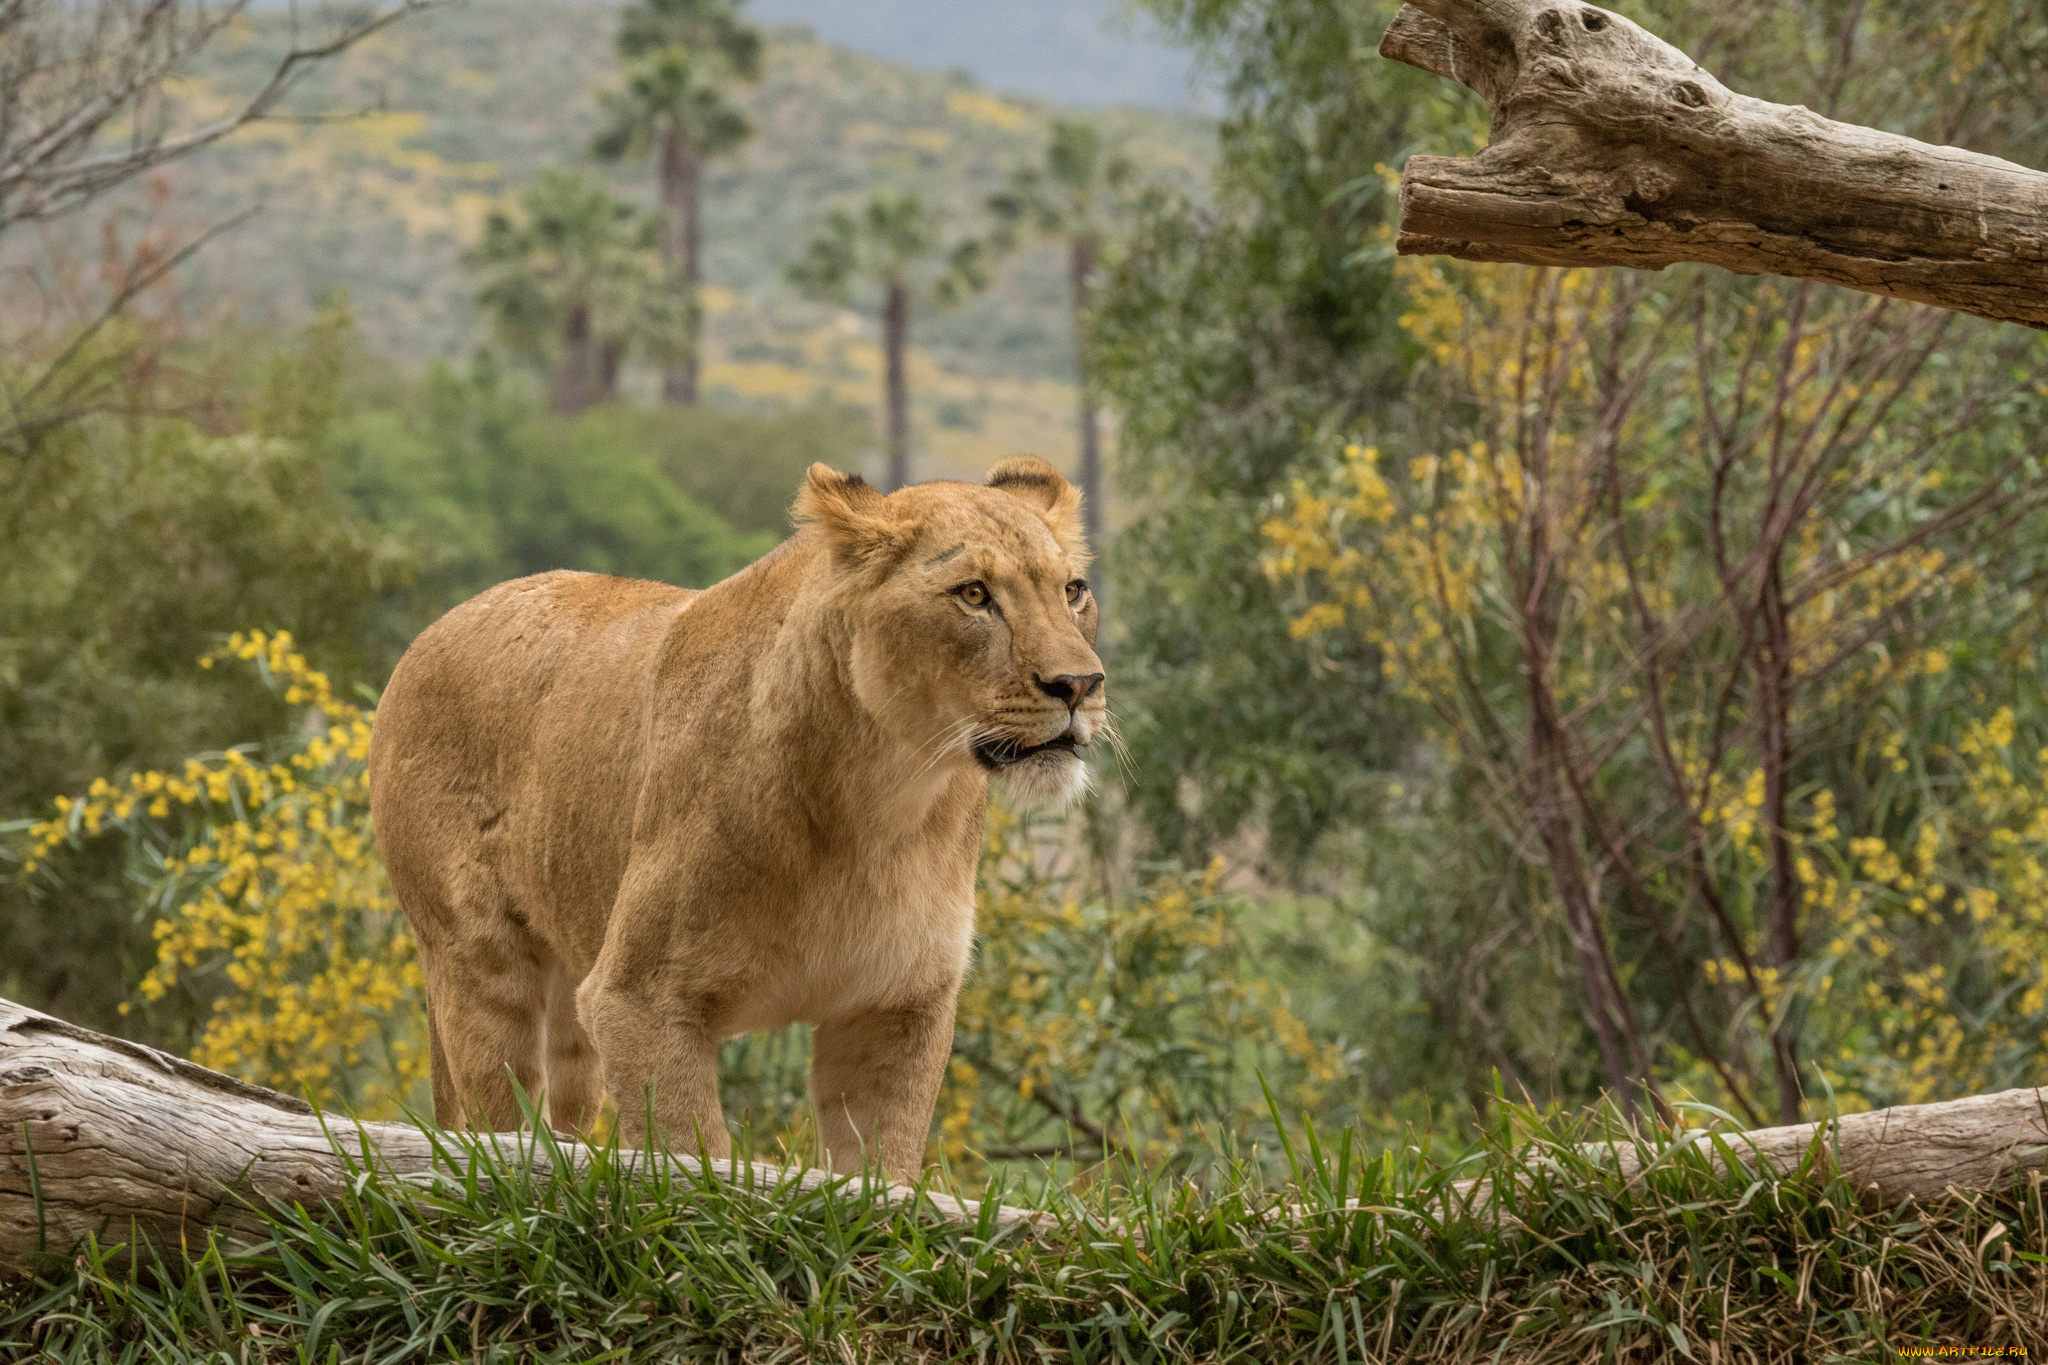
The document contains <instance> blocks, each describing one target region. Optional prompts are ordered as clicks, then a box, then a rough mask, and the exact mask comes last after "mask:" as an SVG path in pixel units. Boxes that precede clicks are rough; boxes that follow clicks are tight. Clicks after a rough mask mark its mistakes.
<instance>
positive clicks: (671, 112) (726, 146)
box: [590, 46, 754, 161]
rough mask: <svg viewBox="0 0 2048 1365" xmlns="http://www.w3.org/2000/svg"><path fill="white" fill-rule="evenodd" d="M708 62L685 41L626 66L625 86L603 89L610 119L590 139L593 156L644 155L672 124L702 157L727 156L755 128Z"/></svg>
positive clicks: (614, 158) (615, 158) (624, 157)
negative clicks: (709, 73)
mask: <svg viewBox="0 0 2048 1365" xmlns="http://www.w3.org/2000/svg"><path fill="white" fill-rule="evenodd" d="M706 67H707V63H706V62H705V60H704V59H702V58H699V57H697V56H696V55H695V54H693V53H692V52H691V51H690V49H688V48H686V47H680V46H677V47H665V48H660V49H657V50H656V51H654V52H653V53H651V54H649V55H648V56H647V57H645V58H643V59H641V60H640V61H638V62H636V63H635V64H634V65H632V66H631V67H629V68H627V71H626V85H625V88H624V89H623V90H619V91H608V92H606V94H605V95H604V97H603V99H604V108H605V113H606V114H607V115H608V116H609V118H610V122H609V123H607V124H606V125H605V127H604V130H603V131H602V132H600V133H598V135H597V136H596V137H594V138H592V139H591V142H590V150H591V154H592V155H593V156H596V157H597V158H599V159H600V160H604V161H621V160H627V159H630V158H639V157H644V156H646V155H647V154H648V153H649V152H651V151H653V150H654V149H655V148H656V147H658V146H660V145H661V137H662V134H663V133H664V132H666V131H668V130H670V129H673V130H674V131H675V132H676V134H677V135H678V136H680V137H681V138H683V139H684V140H685V141H686V142H688V143H689V144H690V145H691V146H692V147H694V148H695V149H696V150H697V153H698V155H700V156H704V157H713V156H730V155H731V154H732V153H734V152H737V151H738V150H739V149H740V148H741V147H743V146H745V145H746V141H747V139H748V138H750V137H752V136H753V134H754V125H753V124H752V123H750V122H748V121H747V116H746V115H745V114H742V113H741V112H740V111H739V110H737V109H735V108H733V107H732V106H731V105H729V104H727V103H726V102H725V98H724V96H723V95H722V94H721V93H720V90H719V87H718V86H717V85H716V84H715V83H714V82H713V81H711V80H710V79H708V78H707V73H706Z"/></svg>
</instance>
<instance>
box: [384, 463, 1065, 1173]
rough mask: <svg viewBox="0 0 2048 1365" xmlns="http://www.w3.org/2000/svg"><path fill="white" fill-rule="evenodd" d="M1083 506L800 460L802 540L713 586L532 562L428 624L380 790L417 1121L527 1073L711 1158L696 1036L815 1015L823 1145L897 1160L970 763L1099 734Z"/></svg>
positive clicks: (486, 1102) (568, 1124)
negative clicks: (418, 1084)
mask: <svg viewBox="0 0 2048 1365" xmlns="http://www.w3.org/2000/svg"><path fill="white" fill-rule="evenodd" d="M1079 507H1080V494H1079V492H1078V490H1076V489H1075V488H1073V487H1072V486H1070V485H1069V484H1068V483H1067V481H1066V480H1065V479H1063V478H1062V477H1060V475H1059V473H1058V472H1057V471H1056V470H1054V469H1053V468H1052V466H1050V465H1048V464H1045V463H1044V462H1042V461H1039V460H1034V459H1028V458H1017V459H1010V460H1005V461H1003V462H1002V463H1001V464H998V465H997V466H996V467H995V468H994V469H993V470H992V471H990V473H989V476H988V482H987V484H986V486H976V485H973V484H963V483H928V484H921V485H918V486H915V487H911V488H905V489H903V490H901V491H900V492H897V493H893V494H891V495H889V496H887V497H884V496H883V495H882V494H881V493H880V492H878V491H877V490H875V489H874V488H871V487H869V486H868V485H867V484H866V483H864V482H862V481H861V480H860V479H859V478H858V477H857V476H853V475H846V474H839V473H836V472H834V471H833V470H831V469H829V468H827V467H826V466H824V465H822V464H818V465H812V466H811V469H810V473H809V475H808V478H807V480H806V483H805V487H804V488H803V490H802V492H801V493H800V494H799V495H798V498H797V502H796V508H795V515H796V518H797V521H798V523H799V529H798V531H797V533H796V534H795V535H794V536H793V537H791V538H790V539H789V540H787V541H785V542H784V543H783V544H782V545H781V546H780V547H778V548H777V549H776V550H774V551H773V552H772V553H770V554H768V555H767V556H766V557H764V558H763V559H761V560H759V561H758V562H757V563H755V564H753V565H751V566H749V567H748V568H746V569H743V570H741V571H740V572H739V573H737V574H735V575H733V576H732V577H731V578H728V579H726V580H725V581H724V582H722V583H719V584H717V585H715V586H713V587H710V588H706V589H704V590H702V591H690V590H687V589H683V588H675V587H669V586H667V585H666V584H661V583H647V582H641V581H637V580H633V579H624V578H608V577H603V576H601V575H597V574H586V573H546V574H539V575H536V576H534V577H532V578H522V579H519V580H517V581H515V582H511V583H505V584H501V585H499V586H498V587H495V588H492V589H491V590H490V591H489V592H486V593H484V594H483V595H482V596H480V597H477V598H475V599H473V600H471V601H469V602H466V603H464V604H463V605H462V606H459V607H457V608H455V609H454V610H453V611H451V612H449V613H448V614H447V615H446V616H444V617H442V618H441V619H440V620H439V621H437V622H435V623H434V624H433V625H432V626H430V627H428V628H427V629H426V631H424V632H423V633H422V634H421V635H420V637H419V638H418V639H417V640H415V641H414V642H413V644H412V647H411V648H410V649H409V650H407V651H406V654H405V657H404V658H403V659H401V660H400V661H399V664H398V668H397V671H396V672H394V673H393V674H392V676H391V685H390V687H389V688H387V689H386V690H385V693H384V697H383V701H382V703H381V704H380V705H379V706H378V708H377V721H376V728H375V732H374V734H373V736H372V738H371V743H370V804H371V810H372V813H373V815H374V817H375V821H376V829H377V838H378V842H379V843H380V845H381V846H382V849H383V853H384V863H385V867H386V868H387V869H388V870H389V872H390V875H391V885H392V888H393V889H394V890H395V891H396V892H397V893H398V899H399V901H400V903H401V904H403V905H404V907H405V911H406V914H407V915H408V916H409V917H410V918H411V920H412V924H413V928H414V931H415V932H416V934H417V936H418V940H419V950H420V964H421V966H422V968H423V969H424V970H425V974H426V980H427V1007H428V1034H429V1037H430V1039H431V1044H432V1050H433V1074H434V1113H435V1117H436V1119H437V1120H438V1121H440V1122H441V1123H443V1124H448V1125H456V1124H461V1125H467V1126H469V1127H473V1128H484V1129H507V1128H513V1127H516V1126H517V1124H518V1122H519V1110H518V1105H517V1101H516V1099H515V1096H514V1091H513V1081H514V1080H515V1079H516V1080H517V1082H518V1083H519V1085H520V1086H522V1087H523V1088H525V1089H526V1090H527V1091H528V1092H530V1093H533V1094H540V1093H543V1092H545V1094H546V1104H547V1113H548V1118H549V1122H550V1123H551V1124H552V1125H553V1126H555V1127H557V1128H570V1129H574V1128H581V1127H584V1126H585V1125H586V1124H587V1123H588V1122H589V1120H590V1119H591V1118H592V1117H593V1115H594V1114H595V1111H596V1109H597V1105H598V1101H599V1097H600V1093H601V1092H600V1086H599V1073H602V1091H603V1092H608V1093H609V1094H610V1095H611V1096H612V1098H613V1101H614V1103H615V1105H616V1107H617V1110H618V1117H619V1123H620V1126H621V1129H622V1136H623V1138H624V1139H625V1140H627V1141H628V1142H629V1143H637V1142H640V1141H642V1140H644V1138H645V1136H646V1133H645V1124H646V1118H647V1116H648V1114H649V1113H650V1110H651V1113H652V1116H653V1118H654V1120H655V1122H656V1123H657V1125H658V1126H659V1129H660V1131H661V1134H662V1135H663V1136H664V1137H666V1138H667V1139H668V1140H669V1141H671V1142H674V1143H676V1144H678V1145H688V1146H689V1147H691V1148H692V1149H695V1148H697V1146H698V1144H699V1143H700V1142H701V1144H702V1150H703V1151H705V1152H706V1153H707V1154H709V1155H712V1156H722V1155H725V1154H727V1152H728V1151H729V1149H730V1144H729V1140H728V1137H727V1134H726V1129H725V1123H724V1120H723V1117H722V1115H721V1112H720V1109H719V1103H718V1073H717V1049H718V1044H719V1042H720V1040H721V1039H725V1038H729V1037H732V1036H733V1035H735V1034H739V1033H744V1032H746V1031H748V1030H750V1029H764V1028H778V1027H781V1026H783V1025H786V1024H789V1023H792V1022H795V1021H808V1022H811V1023H815V1024H816V1025H817V1032H816V1035H815V1038H814V1041H813V1061H812V1064H811V1094H812V1098H813V1100H814V1102H815V1103H816V1105H817V1113H818V1127H819V1131H820V1134H821V1136H822V1138H823V1141H824V1146H825V1150H826V1153H827V1155H828V1156H829V1159H830V1160H831V1162H832V1164H833V1165H834V1166H835V1167H837V1168H838V1169H841V1170H845V1169H849V1168H856V1167H858V1166H859V1165H860V1164H861V1163H862V1162H863V1161H870V1162H871V1161H873V1160H874V1159H875V1158H876V1157H877V1156H879V1158H880V1160H881V1162H882V1165H883V1166H884V1168H885V1169H886V1170H887V1171H888V1173H889V1174H890V1175H892V1176H895V1177H898V1178H904V1177H910V1176H913V1175H914V1174H915V1173H916V1172H917V1171H918V1170H919V1169H920V1168H921V1167H922V1164H923V1160H924V1146H925V1137H926V1134H927V1132H928V1130H929V1129H930V1126H931V1115H932V1109H933V1106H934V1105H935V1103H936V1102H937V1099H938V1091H939V1083H940V1080H941V1077H942V1075H943V1073H944V1071H945V1066H946V1058H947V1055H948V1053H949V1051H950V1050H951V1047H952V1040H953V1008H954V999H955V997H956V995H957V994H958V992H959V987H960V978H961V974H962V972H963V971H965V969H966V967H967V958H968V950H969V946H970V943H971V940H972V935H973V929H974V874H975V864H976V861H977V856H978V853H979V850H980V844H981V836H982V825H983V816H984V810H985V806H986V802H987V796H988V779H989V776H990V775H991V774H999V775H1001V776H1002V777H1003V778H1004V779H1005V781H1006V782H1007V783H1008V784H1009V785H1010V786H1011V787H1013V788H1014V789H1016V790H1018V791H1020V792H1022V793H1024V794H1026V795H1028V796H1032V797H1037V798H1049V799H1052V800H1055V801H1059V800H1066V799H1070V798H1072V797H1073V796H1075V795H1076V794H1078V793H1079V792H1080V791H1081V790H1082V789H1083V788H1084V787H1085V786H1086V784H1087V773H1086V770H1085V768H1084V767H1083V764H1082V760H1081V754H1080V750H1082V749H1084V748H1086V747H1087V745H1088V743H1089V741H1091V740H1092V739H1094V738H1095V735H1096V732H1097V731H1098V730H1099V729H1100V728H1101V726H1102V724H1103V714H1104V704H1103V688H1102V681H1103V674H1102V664H1101V661H1100V660H1099V659H1097V658H1096V655H1095V651H1094V649H1093V648H1092V646H1093V644H1094V640H1095V628H1096V608H1095V600H1094V598H1093V596H1092V595H1091V594H1090V592H1089V590H1088V584H1087V583H1086V581H1085V580H1083V579H1082V577H1081V572H1082V570H1083V569H1084V568H1085V567H1086V565H1087V560H1088V551H1087V549H1086V547H1085V546H1084V545H1083V543H1082V539H1081V531H1080V521H1079ZM650 1093H651V1101H650V1099H649V1096H650Z"/></svg>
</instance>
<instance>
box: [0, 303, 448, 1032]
mask: <svg viewBox="0 0 2048 1365" xmlns="http://www.w3.org/2000/svg"><path fill="white" fill-rule="evenodd" d="M358 349H359V348H358V345H357V342H356V339H355V334H354V332H353V330H352V328H351V327H350V326H349V323H348V319H347V315H346V312H345V310H343V309H342V308H341V307H340V306H339V305H333V306H330V307H329V308H328V309H326V310H324V311H323V312H322V314H321V315H320V317H319V318H317V319H316V320H315V321H314V322H313V323H312V324H311V325H309V326H308V327H307V328H305V329H304V330H303V331H302V332H300V333H299V334H298V335H297V336H295V337H292V338H289V339H286V338H279V337H275V336H270V335H266V334H264V333H262V332H257V331H251V330H246V329H244V330H236V331H230V332H225V333H223V334H220V335H218V336H216V337H215V338H212V339H211V342H210V344H205V343H201V342H198V341H194V340H191V339H189V338H180V337H178V336H176V335H175V334H173V333H171V332H170V331H168V330H167V329H166V328H164V327H162V326H157V327H146V326H144V325H143V324H141V323H139V322H136V321H133V320H121V321H118V322H117V323H115V324H114V325H113V326H111V327H109V328H107V329H104V330H103V331H102V332H101V333H100V334H99V335H98V336H96V337H94V338H92V339H90V340H89V341H88V342H87V343H86V349H85V351H84V352H83V353H82V355H81V357H80V363H84V364H92V365H106V366H108V367H109V368H110V369H112V370H113V372H114V373H115V374H116V375H118V377H119V379H120V381H121V385H122V387H121V388H120V389H118V390H115V391H114V395H115V397H117V398H118V399H119V406H118V410H117V413H115V414H101V415H94V416H85V417H79V418H75V419H73V420H71V421H68V422H64V423H62V424H58V425H54V426H50V427H46V428H44V429H42V430H40V431H38V432H37V433H35V434H34V435H33V436H32V437H30V438H28V440H26V441H25V442H24V443H23V444H24V447H25V448H24V450H23V453H22V456H21V457H20V458H11V457H7V456H0V546H5V547H6V552H5V553H4V554H0V831H4V830H5V829H6V827H7V826H8V825H10V824H11V823H13V822H14V821H17V820H27V819H29V818H41V817H42V816H44V815H45V814H47V813H48V811H49V809H50V800H51V798H52V797H54V796H56V795H57V794H58V793H60V792H67V791H78V790H82V789H83V784H85V783H88V782H90V781H91V780H92V779H93V778H95V777H101V776H107V775H112V774H116V773H119V772H122V771H124V770H132V769H136V768H148V767H162V766H165V765H169V764H173V763H179V762H182V761H183V760H184V759H185V757H187V756H188V755H190V754H193V753H198V752H203V751H206V750H211V749H218V748H219V747H220V746H221V745H223V744H226V743H232V742H236V741H240V740H243V739H246V738H247V737H249V736H252V735H258V736H260V735H276V734H281V733H284V732H285V731H286V730H287V729H289V727H290V726H291V725H292V724H293V722H294V720H295V719H296V716H295V712H294V709H293V708H290V707H288V706H287V705H286V704H285V703H284V701H283V699H282V698H281V697H280V696H278V695H275V694H273V693H272V692H271V691H270V690H269V689H268V688H266V687H264V686H263V685H262V684H261V682H260V681H258V680H257V679H254V678H251V677H243V676H237V677H224V676H218V675H214V674H210V673H201V672H200V671H199V670H198V669H197V668H195V667H194V663H195V661H196V660H197V659H198V658H199V657H200V656H201V655H202V654H206V653H208V652H210V651H211V650H212V649H214V648H215V647H216V646H217V645H218V644H219V642H220V640H221V638H222V637H224V636H225V635H226V634H227V633H228V632H229V631H232V630H235V629H237V628H239V627H242V626H252V627H256V628H261V629H266V630H279V629H283V630H289V631H290V632H292V634H293V635H294V636H296V637H297V638H298V639H299V640H300V641H301V642H302V645H303V647H304V648H305V649H306V650H308V651H310V652H311V653H312V654H313V655H314V656H316V657H318V658H320V659H321V660H322V661H324V662H327V663H330V664H331V665H332V666H334V667H335V668H336V669H338V670H340V671H342V672H344V673H346V674H347V675H348V676H351V677H359V678H381V677H382V676H383V672H384V670H385V669H387V668H388V667H389V666H390V664H391V662H392V661H393V659H395V657H396V651H395V649H393V650H390V651H388V652H387V651H386V650H384V649H382V648H380V638H379V634H378V630H377V622H378V619H379V617H380V616H381V615H383V614H385V613H386V612H387V611H388V610H390V609H392V608H394V607H397V606H401V605H402V604H404V603H405V602H406V601H407V600H408V599H409V595H410V591H411V589H410V586H409V585H410V584H411V582H412V580H413V578H414V576H415V573H416V571H417V568H418V566H419V556H418V554H417V552H416V550H415V549H414V547H412V546H411V545H409V544H407V543H406V542H405V541H404V540H403V539H401V538H400V537H398V536H394V535H391V534H389V533H388V532H386V531H385V530H383V529H382V528H380V527H378V526H376V525H374V524H372V523H371V522H370V520H369V519H368V518H366V517H364V516H363V515H361V514H360V513H359V512H358V511H357V510H356V509H355V508H354V507H352V506H351V505H350V504H349V502H348V500H347V499H346V498H345V497H344V496H342V494H341V491H340V490H339V489H338V488H337V487H336V486H335V481H334V479H333V478H332V477H331V472H330V470H329V469H328V467H327V466H326V464H325V463H324V462H323V461H322V460H321V459H320V458H319V457H318V455H317V454H316V452H315V449H314V445H315V442H316V440H317V438H318V435H319V433H320V431H321V430H322V429H323V428H324V427H325V425H326V424H327V423H328V422H329V421H331V420H332V417H333V414H334V413H335V412H336V411H337V410H339V409H340V408H342V407H344V406H345V405H346V404H347V402H348V401H350V400H349V398H348V395H347V393H346V388H347V383H346V378H345V376H346V374H347V372H348V370H349V369H350V367H351V365H352V364H353V363H354V362H353V356H354V353H355V352H356V351H357V350H358ZM137 355H157V356H161V357H162V358H163V360H164V361H165V362H166V363H162V364H157V365H153V366H141V365H137V364H135V363H133V360H132V358H133V357H135V356H137ZM0 373H4V370H0ZM110 383H111V381H110ZM111 405H112V404H110V406H111ZM6 842H7V841H5V840H0V873H4V872H7V871H11V870H12V868H11V867H10V865H9V863H8V861H7V857H8V854H9V852H10V850H9V849H8V848H6V847H4V845H5V843H6ZM117 852H118V851H117V850H114V849H112V848H106V849H95V850H88V851H87V852H85V853H83V854H81V855H80V856H79V857H78V858H76V859H75V860H70V861H67V862H66V864H65V865H64V867H63V868H62V870H61V876H59V877H58V878H57V879H55V880H48V879H46V880H43V881H40V882H38V883H37V884H35V885H33V886H31V885H26V884H23V883H22V882H20V881H18V880H16V879H14V878H12V877H9V876H5V875H0V995H4V996H6V997H8V998H10V999H15V1000H21V1001H24V1002H27V1003H29V1004H32V1005H34V1006H36V1007H38V1008H41V1009H48V1010H52V1011H54V1012H56V1013H58V1014H61V1015H63V1016H64V1017H66V1018H69V1019H76V1020H79V1021H81V1022H84V1023H87V1024H89V1025H91V1026H93V1027H95V1028H106V1029H120V1030H123V1031H124V1032H126V1031H131V1030H139V1034H138V1035H137V1036H144V1037H147V1038H150V1039H153V1040H156V1041H162V1042H165V1043H171V1044H176V1043H178V1042H179V1041H180V1038H181V1034H180V1032H179V1030H180V1028H181V1027H182V1026H183V1025H184V1024H186V1023H189V1022H190V1020H192V1019H194V1018H197V1017H199V1015H200V1014H202V1013H203V1002H201V1001H196V1000H194V999H191V998H186V997H182V996H181V997H178V998H176V999H173V1000H171V1001H168V1002H166V1006H165V1010H164V1012H163V1014H162V1016H161V1017H160V1018H159V1019H158V1020H157V1021H156V1022H155V1023H148V1022H145V1021H141V1020H138V1019H133V1018H131V1019H129V1020H127V1021H126V1022H123V1021H122V1020H121V1019H120V1018H119V1017H117V1015H116V1013H115V1007H116V1005H117V1004H118V1003H119V1002H120V1000H121V999H122V998H123V997H124V996H125V995H126V994H127V991H128V988H129V986H130V985H132V983H133V981H134V979H135V976H136V975H137V974H138V973H139V972H140V971H141V970H142V968H143V967H145V966H146V965H147V964H148V962H149V961H150V959H151V958H153V957H154V956H155V946H154V943H153V941H152V939H151V923H152V920H151V917H150V915H149V914H148V913H147V912H146V910H145V909H144V908H143V907H141V906H139V905H138V902H137V898H136V894H135V887H134V885H133V884H132V883H131V882H129V881H128V880H127V878H126V875H125V872H124V870H123V866H122V862H121V859H120V858H119V857H118V856H116V855H117Z"/></svg>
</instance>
